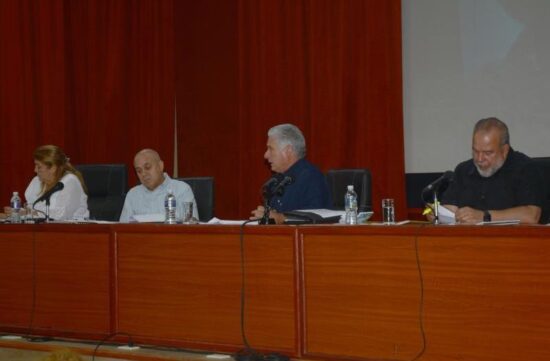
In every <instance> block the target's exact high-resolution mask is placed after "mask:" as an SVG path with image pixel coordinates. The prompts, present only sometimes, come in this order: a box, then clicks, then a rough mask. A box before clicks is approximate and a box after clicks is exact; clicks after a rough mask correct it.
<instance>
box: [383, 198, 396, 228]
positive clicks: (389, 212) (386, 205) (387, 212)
mask: <svg viewBox="0 0 550 361" xmlns="http://www.w3.org/2000/svg"><path fill="white" fill-rule="evenodd" d="M382 222H383V223H384V224H395V207H394V201H393V198H384V199H382Z"/></svg>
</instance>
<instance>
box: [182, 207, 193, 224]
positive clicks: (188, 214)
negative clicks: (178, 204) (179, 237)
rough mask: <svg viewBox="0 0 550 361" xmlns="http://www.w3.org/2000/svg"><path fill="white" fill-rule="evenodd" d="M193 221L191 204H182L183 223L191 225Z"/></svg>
mask: <svg viewBox="0 0 550 361" xmlns="http://www.w3.org/2000/svg"><path fill="white" fill-rule="evenodd" d="M193 221H194V219H193V202H183V223H186V224H191V223H194V222H193Z"/></svg>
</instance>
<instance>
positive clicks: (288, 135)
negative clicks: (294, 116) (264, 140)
mask: <svg viewBox="0 0 550 361" xmlns="http://www.w3.org/2000/svg"><path fill="white" fill-rule="evenodd" d="M267 136H268V137H271V138H274V139H275V140H277V142H278V143H279V145H280V146H281V147H284V146H285V145H287V144H289V145H290V146H291V147H292V149H294V152H295V153H296V156H297V157H298V158H304V157H305V156H306V139H305V138H304V135H303V134H302V132H301V131H300V129H298V127H297V126H295V125H294V124H288V123H287V124H279V125H276V126H274V127H273V128H271V129H269V131H268V132H267Z"/></svg>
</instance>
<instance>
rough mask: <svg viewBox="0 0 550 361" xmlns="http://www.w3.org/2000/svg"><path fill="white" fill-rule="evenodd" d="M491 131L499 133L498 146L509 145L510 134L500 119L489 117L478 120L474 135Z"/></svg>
mask: <svg viewBox="0 0 550 361" xmlns="http://www.w3.org/2000/svg"><path fill="white" fill-rule="evenodd" d="M491 129H497V130H498V131H499V132H500V145H501V146H503V145H504V144H508V145H510V132H509V131H508V126H507V125H506V124H505V123H504V122H503V121H502V120H500V119H498V118H495V117H491V118H485V119H480V120H478V121H477V123H476V125H475V127H474V134H476V133H477V132H488V131H490V130H491Z"/></svg>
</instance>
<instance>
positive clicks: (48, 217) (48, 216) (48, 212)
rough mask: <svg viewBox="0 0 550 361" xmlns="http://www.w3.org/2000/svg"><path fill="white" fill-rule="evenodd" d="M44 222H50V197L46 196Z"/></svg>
mask: <svg viewBox="0 0 550 361" xmlns="http://www.w3.org/2000/svg"><path fill="white" fill-rule="evenodd" d="M46 223H50V197H48V198H46Z"/></svg>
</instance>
